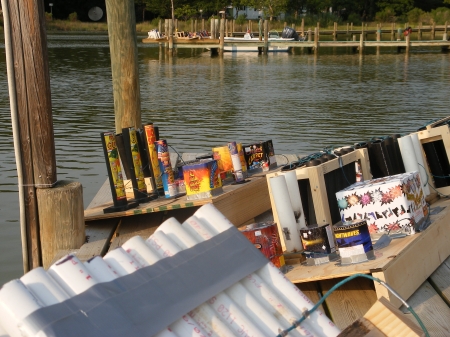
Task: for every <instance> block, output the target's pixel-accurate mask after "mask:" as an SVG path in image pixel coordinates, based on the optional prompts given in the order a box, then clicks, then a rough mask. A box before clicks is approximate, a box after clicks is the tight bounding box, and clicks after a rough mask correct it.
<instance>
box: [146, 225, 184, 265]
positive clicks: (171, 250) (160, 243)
mask: <svg viewBox="0 0 450 337" xmlns="http://www.w3.org/2000/svg"><path fill="white" fill-rule="evenodd" d="M146 242H147V244H148V245H149V246H150V247H151V248H152V249H153V250H154V251H155V252H156V253H157V254H158V255H159V256H160V257H162V258H164V257H169V256H173V255H175V254H176V253H179V252H181V251H182V249H181V247H180V246H178V245H177V244H176V243H174V242H173V241H171V240H170V239H169V238H168V237H167V235H166V234H164V232H162V231H157V232H155V233H153V234H152V235H151V236H150V237H149V238H148V239H147V240H146Z"/></svg>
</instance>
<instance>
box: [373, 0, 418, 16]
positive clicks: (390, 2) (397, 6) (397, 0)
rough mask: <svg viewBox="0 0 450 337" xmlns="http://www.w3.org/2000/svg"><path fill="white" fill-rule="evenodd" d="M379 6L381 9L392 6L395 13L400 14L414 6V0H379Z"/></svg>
mask: <svg viewBox="0 0 450 337" xmlns="http://www.w3.org/2000/svg"><path fill="white" fill-rule="evenodd" d="M377 6H378V9H379V10H380V11H384V10H385V9H386V8H391V9H392V10H393V11H394V12H395V15H397V16H400V15H404V14H406V13H408V12H409V11H410V10H412V9H413V8H414V0H381V1H378V2H377Z"/></svg>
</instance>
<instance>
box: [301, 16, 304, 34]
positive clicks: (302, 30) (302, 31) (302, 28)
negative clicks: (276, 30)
mask: <svg viewBox="0 0 450 337" xmlns="http://www.w3.org/2000/svg"><path fill="white" fill-rule="evenodd" d="M301 33H302V36H305V19H302V27H301Z"/></svg>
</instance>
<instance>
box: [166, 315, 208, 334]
mask: <svg viewBox="0 0 450 337" xmlns="http://www.w3.org/2000/svg"><path fill="white" fill-rule="evenodd" d="M169 328H170V329H171V330H173V331H174V332H175V333H176V334H177V335H178V336H182V337H205V336H207V334H205V332H204V331H203V330H202V329H201V328H200V327H199V326H198V324H197V323H196V322H195V321H194V320H193V319H192V318H191V317H189V315H184V316H183V317H182V318H181V319H179V320H178V321H176V322H174V323H172V324H171V325H170V326H169Z"/></svg>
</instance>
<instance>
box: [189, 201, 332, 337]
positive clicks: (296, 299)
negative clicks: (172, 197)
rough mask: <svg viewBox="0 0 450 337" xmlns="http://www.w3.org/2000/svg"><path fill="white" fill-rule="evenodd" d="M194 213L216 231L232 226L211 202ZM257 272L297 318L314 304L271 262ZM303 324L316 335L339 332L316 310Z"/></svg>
mask: <svg viewBox="0 0 450 337" xmlns="http://www.w3.org/2000/svg"><path fill="white" fill-rule="evenodd" d="M194 215H195V216H196V217H197V218H198V219H200V220H201V221H202V222H205V223H208V225H209V226H212V227H214V228H215V229H216V230H217V231H218V232H223V231H225V230H227V229H229V228H230V227H232V226H233V224H232V223H231V222H230V221H229V220H228V219H227V218H226V217H225V216H224V215H223V214H222V213H221V212H220V211H219V210H218V209H217V208H216V207H215V206H214V205H213V204H206V205H203V206H202V207H200V208H199V209H198V210H197V211H196V212H195V213H194ZM257 274H258V276H259V277H260V278H262V279H263V280H264V281H265V282H267V284H269V285H270V286H271V288H272V291H274V292H275V293H276V294H278V295H281V297H282V299H283V300H284V301H285V302H288V303H292V304H293V305H294V306H295V308H294V309H298V312H297V314H298V318H300V317H301V315H302V313H303V309H304V308H306V309H308V310H309V309H311V308H312V307H313V306H314V303H312V302H311V300H310V299H309V298H308V297H307V296H306V295H305V294H303V293H302V292H301V291H300V289H298V288H297V287H296V286H295V285H294V284H293V283H292V282H291V281H289V280H288V279H287V278H286V277H285V276H284V274H283V273H282V272H281V271H280V270H279V269H278V268H277V267H275V265H274V264H273V263H271V262H269V263H267V264H266V265H265V266H264V267H262V268H261V269H259V270H258V271H257ZM303 324H304V328H305V329H307V330H308V331H310V332H312V333H314V334H316V335H318V336H323V335H326V336H331V337H334V336H337V335H338V334H339V333H340V331H339V329H338V328H337V327H336V326H335V325H334V323H333V322H331V321H330V320H329V319H328V317H326V316H325V315H324V314H323V313H321V312H320V311H317V310H316V311H314V312H313V313H311V315H310V316H309V317H308V319H306V320H305V321H304V323H303Z"/></svg>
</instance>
